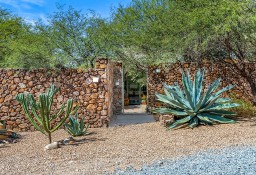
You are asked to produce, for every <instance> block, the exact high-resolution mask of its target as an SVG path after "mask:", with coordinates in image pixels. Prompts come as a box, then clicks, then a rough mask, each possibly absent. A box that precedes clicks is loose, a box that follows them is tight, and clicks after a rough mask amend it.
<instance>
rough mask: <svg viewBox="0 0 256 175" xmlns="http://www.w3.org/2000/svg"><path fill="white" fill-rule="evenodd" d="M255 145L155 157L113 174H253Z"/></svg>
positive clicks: (254, 171)
mask: <svg viewBox="0 0 256 175" xmlns="http://www.w3.org/2000/svg"><path fill="white" fill-rule="evenodd" d="M255 173H256V147H229V148H225V149H222V150H220V149H217V150H216V149H215V150H208V151H206V152H199V153H197V154H194V155H190V156H184V157H182V158H179V159H176V160H164V161H158V162H156V163H154V164H152V165H150V166H144V167H142V168H141V169H140V170H135V169H134V168H132V167H128V168H126V170H125V171H122V170H118V171H116V172H115V173H114V174H116V175H146V174H147V175H149V174H150V175H151V174H152V175H168V174H175V175H198V174H200V175H255Z"/></svg>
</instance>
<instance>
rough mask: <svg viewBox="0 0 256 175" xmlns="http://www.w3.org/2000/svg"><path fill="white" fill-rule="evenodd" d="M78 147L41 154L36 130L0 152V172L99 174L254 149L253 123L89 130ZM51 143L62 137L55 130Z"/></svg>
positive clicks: (255, 132)
mask: <svg viewBox="0 0 256 175" xmlns="http://www.w3.org/2000/svg"><path fill="white" fill-rule="evenodd" d="M90 131H91V132H93V133H92V134H91V135H89V136H85V137H81V138H77V139H80V140H83V139H85V140H84V141H83V143H81V144H79V145H76V146H74V145H69V146H63V147H62V148H59V149H56V150H50V151H44V149H43V148H44V145H45V144H47V143H48V140H47V138H46V137H45V136H43V135H42V134H41V133H39V132H33V133H21V135H22V136H23V138H22V139H21V140H20V142H19V143H16V144H11V145H9V146H8V147H6V148H0V155H1V156H0V169H1V173H2V174H102V173H103V172H111V171H113V170H114V169H115V168H124V167H126V166H128V165H132V166H135V167H140V166H142V165H143V164H150V163H152V162H154V161H157V160H161V159H170V158H175V157H179V156H182V155H187V154H191V153H194V152H196V151H199V150H206V149H209V148H222V147H227V146H233V145H256V137H255V136H256V125H255V121H250V122H239V123H236V124H230V125H215V126H212V127H209V126H208V127H205V126H202V127H199V128H195V129H193V130H191V129H187V128H182V129H178V130H173V131H166V129H165V128H164V127H162V126H160V124H159V123H150V124H142V125H131V126H124V127H114V128H108V129H106V128H105V129H104V128H101V129H91V130H90ZM53 137H54V140H55V141H57V140H61V139H64V138H67V137H68V135H67V134H66V133H65V132H64V131H63V130H60V131H58V132H56V133H55V134H54V135H53Z"/></svg>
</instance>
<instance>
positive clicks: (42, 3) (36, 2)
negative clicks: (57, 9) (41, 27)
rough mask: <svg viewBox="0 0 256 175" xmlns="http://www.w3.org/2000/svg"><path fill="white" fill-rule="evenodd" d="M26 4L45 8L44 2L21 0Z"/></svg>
mask: <svg viewBox="0 0 256 175" xmlns="http://www.w3.org/2000/svg"><path fill="white" fill-rule="evenodd" d="M21 1H22V2H24V3H29V4H35V5H38V6H43V5H44V0H21Z"/></svg>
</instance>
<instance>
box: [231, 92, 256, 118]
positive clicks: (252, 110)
mask: <svg viewBox="0 0 256 175" xmlns="http://www.w3.org/2000/svg"><path fill="white" fill-rule="evenodd" d="M230 97H231V98H232V99H233V101H234V102H236V103H238V104H240V106H238V107H237V108H233V109H231V111H233V112H236V113H237V117H239V118H251V117H256V106H253V104H252V103H251V102H250V101H247V100H243V99H237V98H235V97H234V96H232V95H231V96H230Z"/></svg>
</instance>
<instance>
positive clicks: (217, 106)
mask: <svg viewBox="0 0 256 175" xmlns="http://www.w3.org/2000/svg"><path fill="white" fill-rule="evenodd" d="M237 106H240V104H238V103H224V104H215V105H213V106H211V107H210V108H208V109H206V110H205V109H202V110H200V112H203V111H213V110H222V109H228V108H234V107H237Z"/></svg>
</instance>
